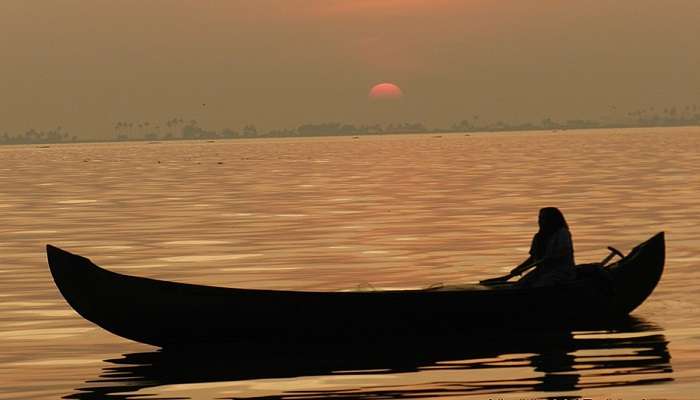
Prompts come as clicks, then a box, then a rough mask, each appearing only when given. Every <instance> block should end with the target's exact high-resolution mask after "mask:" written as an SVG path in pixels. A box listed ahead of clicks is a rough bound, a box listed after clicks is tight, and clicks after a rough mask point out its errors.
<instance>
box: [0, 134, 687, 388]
mask: <svg viewBox="0 0 700 400" xmlns="http://www.w3.org/2000/svg"><path fill="white" fill-rule="evenodd" d="M697 165H700V128H673V129H667V128H655V129H636V130H598V131H567V132H530V133H526V132H523V133H502V134H471V135H464V134H450V135H442V137H435V136H433V135H408V136H381V137H360V138H358V139H353V138H350V137H340V138H309V139H278V140H250V141H218V142H214V143H208V142H164V143H159V144H146V143H113V144H78V145H52V146H50V147H49V148H42V147H39V146H6V147H0V212H2V216H3V218H2V225H1V226H0V398H8V399H55V398H60V397H63V396H67V397H68V398H80V399H125V398H138V396H147V398H158V399H165V398H168V399H172V398H193V399H214V398H217V399H218V398H256V397H265V396H267V397H265V398H283V397H284V398H291V399H317V398H327V397H334V398H339V399H346V398H357V397H360V398H366V399H376V398H434V397H442V396H446V397H447V396H449V397H453V398H455V397H456V398H474V399H487V398H494V399H496V398H503V399H523V398H554V397H557V396H567V397H572V398H577V397H583V398H585V397H591V398H616V399H617V398H619V399H643V398H644V399H693V398H695V393H698V392H700V350H699V349H700V347H699V346H698V345H699V344H700V318H699V317H700V311H699V310H700V299H699V298H698V296H697V283H698V278H699V277H700V268H699V267H700V246H699V245H700V226H699V225H698V215H700V202H698V195H700V177H698V174H697V171H698V169H697ZM550 205H554V206H558V207H560V208H562V210H563V211H564V212H565V215H566V217H567V219H568V221H569V224H570V225H571V227H572V232H573V237H574V242H575V243H574V244H575V249H576V257H577V261H579V262H587V261H594V260H600V259H601V258H603V257H604V256H605V255H606V253H607V251H606V250H605V246H608V245H613V246H615V247H617V248H619V249H621V250H623V251H628V250H629V249H630V248H631V247H632V246H634V245H636V244H637V243H639V242H641V241H643V240H646V239H647V238H648V237H650V236H651V235H653V234H654V233H656V232H657V231H660V230H664V231H666V232H667V264H666V267H667V269H666V271H665V274H664V276H663V278H662V281H661V283H660V285H659V286H658V287H657V289H656V291H655V292H654V293H653V295H652V296H651V297H650V298H649V299H648V300H647V301H646V302H645V303H644V304H643V305H642V306H641V307H640V308H639V309H638V310H636V311H635V313H634V317H635V318H636V319H635V320H633V321H631V322H628V323H626V324H624V326H621V327H619V328H618V329H617V330H615V331H582V332H573V333H571V334H568V335H567V334H557V335H555V337H551V338H549V337H548V338H524V339H519V340H516V339H515V338H510V339H509V340H506V341H496V340H493V341H490V342H487V343H479V344H477V345H470V344H465V343H455V344H450V346H444V344H442V345H443V346H442V347H447V349H446V350H445V349H443V350H444V351H438V349H439V348H440V347H441V346H439V345H441V344H440V343H434V344H431V343H408V344H404V347H401V348H398V349H395V350H396V351H395V352H394V353H393V355H392V356H391V357H388V358H387V357H384V358H382V357H380V356H379V355H377V354H376V353H375V352H374V350H372V349H367V354H342V353H333V352H332V351H331V352H326V353H325V354H321V355H316V357H313V356H309V355H308V354H307V353H304V352H297V351H296V350H294V349H288V350H290V352H282V353H279V352H272V353H270V351H269V349H264V348H258V349H247V351H241V352H238V353H237V354H222V353H219V352H216V351H215V352H212V353H211V354H207V353H204V354H169V353H168V354H163V353H160V352H157V349H155V348H152V347H149V346H146V345H142V344H138V343H133V342H129V341H127V340H124V339H121V338H119V337H116V336H113V335H111V334H109V333H107V332H105V331H103V330H101V329H100V328H97V327H95V326H94V325H92V324H91V323H89V322H87V321H85V320H83V319H82V318H80V317H79V316H78V315H77V314H76V313H75V312H74V311H73V310H72V309H70V307H69V306H68V305H67V304H66V303H65V301H64V300H63V299H62V297H61V296H60V294H59V293H58V291H57V290H56V288H55V286H54V284H53V281H52V279H51V276H50V274H49V271H48V268H47V265H46V258H45V254H44V245H45V244H46V243H51V244H53V245H56V246H59V247H63V248H66V249H67V250H70V251H73V252H77V253H79V254H82V255H85V256H87V257H90V258H91V259H92V260H93V261H94V262H96V263H97V264H99V265H101V266H104V267H107V268H109V269H112V270H114V271H118V272H122V273H128V274H133V275H140V276H147V277H153V278H159V279H168V280H174V281H181V282H192V283H203V284H212V285H220V286H230V287H247V288H267V289H298V290H355V289H362V290H371V289H373V288H394V289H396V288H417V287H426V286H429V285H431V284H436V283H441V282H443V283H460V282H474V281H476V280H478V279H481V278H484V277H492V276H497V275H500V274H502V273H504V272H506V271H508V270H509V269H510V268H511V267H512V266H514V265H516V264H517V263H518V262H520V261H522V260H523V259H524V258H525V257H526V255H527V250H528V248H529V241H530V239H531V236H532V234H533V233H534V230H535V229H536V223H537V220H536V219H537V210H538V209H539V208H540V207H542V206H550ZM297 350H298V349H297Z"/></svg>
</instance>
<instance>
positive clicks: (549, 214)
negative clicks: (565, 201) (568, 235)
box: [538, 207, 569, 236]
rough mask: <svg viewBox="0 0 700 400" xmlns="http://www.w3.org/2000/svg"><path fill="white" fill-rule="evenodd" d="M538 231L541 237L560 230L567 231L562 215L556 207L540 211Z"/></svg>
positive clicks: (567, 227) (567, 225)
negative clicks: (564, 229)
mask: <svg viewBox="0 0 700 400" xmlns="http://www.w3.org/2000/svg"><path fill="white" fill-rule="evenodd" d="M539 220H540V223H539V225H540V231H539V232H538V233H542V234H543V236H550V235H551V234H553V233H554V232H556V231H558V230H559V229H561V228H566V229H569V224H567V223H566V219H565V218H564V214H562V212H561V211H560V210H559V209H558V208H556V207H545V208H542V209H540V219H539Z"/></svg>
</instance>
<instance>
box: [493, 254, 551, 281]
mask: <svg viewBox="0 0 700 400" xmlns="http://www.w3.org/2000/svg"><path fill="white" fill-rule="evenodd" d="M542 261H544V259H541V260H535V261H533V262H531V263H530V264H526V265H525V266H522V267H518V268H515V269H513V270H512V271H510V272H509V273H508V275H503V276H499V277H498V278H490V279H484V280H483V281H479V283H480V284H482V285H493V284H496V283H504V282H507V281H508V279H510V278H512V277H514V276H518V275H521V274H522V273H523V272H525V271H528V270H530V269H532V268H534V267H536V266H538V265H540V264H541V263H542Z"/></svg>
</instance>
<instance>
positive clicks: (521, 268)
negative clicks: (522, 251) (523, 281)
mask: <svg viewBox="0 0 700 400" xmlns="http://www.w3.org/2000/svg"><path fill="white" fill-rule="evenodd" d="M543 260H544V259H540V260H535V257H534V256H532V255H531V256H530V257H528V258H527V260H525V261H523V262H522V263H520V265H518V266H517V267H515V268H513V269H512V270H511V271H510V275H513V276H515V275H521V274H522V273H523V272H525V271H527V270H529V269H530V268H532V267H535V266H537V265H539V264H540V263H541V262H542V261H543Z"/></svg>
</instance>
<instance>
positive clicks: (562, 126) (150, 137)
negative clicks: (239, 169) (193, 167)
mask: <svg viewBox="0 0 700 400" xmlns="http://www.w3.org/2000/svg"><path fill="white" fill-rule="evenodd" d="M696 125H698V126H700V107H698V106H697V105H695V104H693V105H688V106H684V107H675V106H674V107H666V108H661V109H656V108H654V107H651V108H648V109H642V110H636V111H632V112H626V113H622V114H621V113H619V112H617V109H616V108H615V107H612V108H611V112H610V114H609V115H607V116H604V117H600V118H598V119H571V120H566V121H557V120H554V119H552V118H543V119H542V120H540V121H539V122H537V123H508V122H504V121H495V122H493V121H482V120H480V118H479V116H478V115H473V116H471V117H470V118H466V119H463V120H461V121H459V122H457V123H453V124H452V125H450V126H449V127H432V128H431V127H427V126H425V125H424V124H423V123H420V122H402V123H395V124H371V125H354V124H347V123H340V122H325V123H314V124H303V125H299V126H298V127H295V128H288V129H274V130H269V131H262V130H259V129H258V128H256V126H255V125H245V126H243V127H242V128H241V129H239V130H234V129H230V128H225V129H222V130H220V131H216V130H208V129H206V128H204V127H202V126H200V125H199V122H198V121H196V120H185V119H183V118H172V119H170V120H167V121H165V122H162V123H161V122H150V121H143V122H132V121H120V122H116V123H115V124H114V126H113V133H112V136H111V137H109V138H105V139H95V138H85V137H80V136H78V135H73V134H70V133H69V132H68V131H67V130H66V129H65V128H63V127H61V126H59V127H57V128H55V129H50V130H35V129H29V130H27V131H26V132H24V133H22V134H10V133H7V132H5V133H3V134H2V135H0V144H50V143H84V142H123V141H163V140H197V139H207V140H213V139H254V138H284V137H314V136H360V135H382V134H401V133H451V132H507V131H530V130H569V129H571V130H573V129H595V128H641V127H673V126H696Z"/></svg>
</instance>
